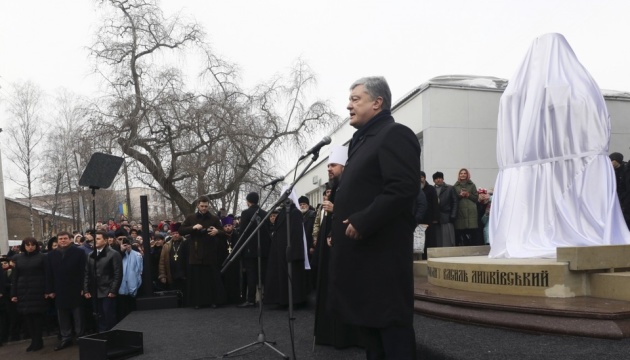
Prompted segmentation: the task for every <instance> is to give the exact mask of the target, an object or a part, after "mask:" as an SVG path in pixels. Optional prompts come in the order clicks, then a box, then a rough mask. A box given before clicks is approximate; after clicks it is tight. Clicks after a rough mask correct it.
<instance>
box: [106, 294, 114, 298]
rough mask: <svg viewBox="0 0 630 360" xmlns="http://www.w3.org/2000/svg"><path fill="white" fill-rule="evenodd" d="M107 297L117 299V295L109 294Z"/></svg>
mask: <svg viewBox="0 0 630 360" xmlns="http://www.w3.org/2000/svg"><path fill="white" fill-rule="evenodd" d="M107 297H108V298H115V297H116V294H114V293H108V294H107Z"/></svg>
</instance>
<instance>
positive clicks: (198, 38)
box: [91, 0, 338, 213]
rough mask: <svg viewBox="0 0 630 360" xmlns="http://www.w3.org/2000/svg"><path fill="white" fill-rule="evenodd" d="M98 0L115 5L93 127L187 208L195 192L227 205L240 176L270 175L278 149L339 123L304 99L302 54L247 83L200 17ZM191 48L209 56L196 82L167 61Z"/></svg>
mask: <svg viewBox="0 0 630 360" xmlns="http://www.w3.org/2000/svg"><path fill="white" fill-rule="evenodd" d="M100 3H101V4H103V5H105V6H104V7H106V8H107V9H109V10H112V11H111V12H109V13H108V17H106V19H105V20H104V23H103V26H102V27H101V28H100V29H99V30H98V32H97V41H96V42H95V44H94V45H93V46H92V47H91V52H92V55H93V56H94V57H95V60H96V64H97V69H98V70H97V71H99V72H100V73H101V74H103V76H104V78H105V79H106V81H107V83H108V84H109V88H110V89H111V93H110V97H109V99H108V101H107V102H106V103H105V104H101V105H100V106H99V107H98V109H97V115H96V116H98V118H99V120H100V121H99V122H98V127H99V130H100V131H101V132H102V133H104V134H108V135H109V136H112V137H113V138H114V139H115V141H116V142H117V144H118V145H119V146H120V149H121V150H122V152H123V153H124V154H125V155H127V156H129V157H130V158H132V159H134V160H135V161H136V162H137V164H138V166H139V170H138V175H139V178H140V179H141V180H143V181H144V182H145V184H147V185H149V186H153V187H154V188H155V189H156V190H159V191H161V192H162V193H163V194H164V195H165V196H166V197H167V198H168V199H169V200H170V201H172V202H173V203H174V204H176V205H177V207H178V208H179V209H180V210H181V211H182V212H183V213H188V212H190V211H191V210H192V209H193V206H192V201H193V200H194V199H195V198H196V197H197V196H199V195H201V194H208V195H209V196H210V197H211V199H212V200H215V201H213V203H214V204H215V206H218V205H219V204H221V205H222V206H224V207H226V208H227V207H229V204H230V202H232V201H234V197H235V194H237V193H238V192H237V190H238V189H239V188H240V187H241V186H243V184H251V183H262V182H264V181H266V180H267V179H268V178H270V177H271V176H273V175H275V174H274V172H273V169H272V168H270V167H269V166H268V164H269V161H270V159H271V157H272V156H273V154H274V151H278V150H279V149H280V148H281V147H282V146H290V145H291V144H293V145H294V146H295V144H296V143H297V142H298V140H300V138H301V137H302V136H303V134H309V133H311V132H312V131H316V130H319V129H322V128H323V127H325V126H331V127H332V126H335V125H336V124H337V122H338V117H337V116H336V115H334V114H333V113H332V112H331V111H330V109H329V108H328V106H326V104H325V103H323V102H314V103H312V104H308V102H307V100H306V99H307V90H308V88H309V87H310V86H312V85H314V83H315V77H314V75H313V73H312V72H311V70H310V69H309V68H308V66H307V65H306V64H305V63H303V62H298V63H297V64H296V65H295V66H294V67H293V69H292V71H291V73H290V74H289V75H288V76H278V77H276V78H274V79H271V80H270V81H269V82H267V83H265V84H261V85H260V86H258V87H256V88H255V89H254V90H253V91H251V92H246V91H244V90H243V89H241V88H240V86H239V85H238V81H237V79H238V73H237V71H236V67H235V66H234V65H232V64H229V63H227V62H225V61H223V60H222V59H220V58H218V57H216V56H215V55H214V54H213V53H212V51H211V50H210V49H209V47H208V46H207V44H205V43H204V36H205V35H204V32H203V30H202V29H201V28H200V27H199V25H197V24H195V23H186V22H184V21H183V20H182V18H181V17H179V16H175V17H172V18H166V17H164V15H163V13H162V11H161V9H160V8H159V7H158V5H157V3H156V1H153V0H128V1H118V0H108V1H105V0H102V1H100ZM188 49H194V50H196V51H197V53H201V54H203V58H204V59H205V60H204V63H205V66H204V68H203V69H202V71H201V73H202V74H203V75H204V76H205V77H204V79H205V81H206V88H205V89H203V90H201V91H191V90H186V84H185V82H184V79H185V77H184V76H183V74H182V73H181V71H180V70H178V69H177V68H175V67H169V66H168V65H167V64H165V61H164V59H166V58H168V57H171V56H175V55H174V54H176V53H179V54H189V53H187V52H186V50H188ZM160 60H162V61H160Z"/></svg>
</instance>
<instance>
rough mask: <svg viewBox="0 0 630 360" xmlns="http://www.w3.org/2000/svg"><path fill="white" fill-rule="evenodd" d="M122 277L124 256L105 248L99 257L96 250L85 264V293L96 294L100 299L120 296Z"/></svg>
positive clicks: (107, 247)
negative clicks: (115, 295)
mask: <svg viewBox="0 0 630 360" xmlns="http://www.w3.org/2000/svg"><path fill="white" fill-rule="evenodd" d="M122 275H123V265H122V256H121V255H120V253H119V252H118V251H117V250H115V249H112V248H111V247H109V246H105V247H104V248H103V251H101V253H100V254H98V256H97V250H96V249H94V251H92V253H91V254H90V255H88V256H87V261H86V262H85V281H83V291H84V292H90V293H91V294H92V296H94V295H95V293H96V297H97V298H99V299H102V298H105V297H107V294H109V293H112V294H118V289H120V284H121V282H122Z"/></svg>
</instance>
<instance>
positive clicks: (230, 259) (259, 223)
mask: <svg viewBox="0 0 630 360" xmlns="http://www.w3.org/2000/svg"><path fill="white" fill-rule="evenodd" d="M275 187H276V184H273V185H272V188H271V190H269V193H268V194H267V197H266V198H265V200H263V202H262V204H263V205H264V204H265V203H266V202H267V199H268V198H269V196H270V195H271V194H272V193H273V189H274V188H275ZM276 206H277V204H274V207H272V208H271V210H273V209H274V208H275V207H276ZM260 209H262V207H261V206H258V209H256V212H255V213H254V215H253V216H252V220H251V221H250V222H249V224H247V226H246V227H245V230H244V231H243V232H242V233H241V236H240V238H239V239H238V241H237V242H236V244H235V245H234V249H235V250H236V251H233V252H232V253H231V254H229V255H228V257H227V258H226V259H225V261H224V262H223V265H222V266H223V268H222V269H221V273H223V272H225V271H226V270H227V268H228V267H229V266H230V265H231V264H232V263H233V262H234V260H235V259H236V258H238V255H239V254H240V253H241V252H242V251H243V249H245V247H246V246H247V244H248V243H249V241H250V240H251V239H252V237H254V235H257V238H258V247H257V249H258V257H257V258H258V259H257V260H258V261H257V266H258V288H257V290H258V294H260V299H259V300H258V324H259V325H260V332H259V333H258V338H257V339H256V341H254V342H252V343H250V344H247V345H245V346H241V347H240V348H238V349H234V350H231V351H228V352H227V353H225V354H223V357H228V356H230V355H231V354H233V353H236V352H239V351H241V350H245V349H247V348H249V347H252V346H254V345H258V344H263V345H265V346H267V347H269V348H271V349H272V350H273V351H275V352H276V353H278V355H280V356H282V358H284V359H288V358H289V357H288V356H286V355H285V354H283V353H282V352H281V351H280V350H278V349H276V348H275V347H274V346H273V345H276V342H275V341H267V339H266V337H265V329H264V326H263V316H262V313H263V307H262V298H263V297H262V268H261V263H262V259H261V257H262V254H261V246H260V228H261V227H262V225H263V224H265V221H266V220H267V219H268V218H269V216H271V211H268V212H267V215H266V216H265V218H264V219H262V220H261V219H260V216H259V215H258V213H259V212H260ZM254 221H255V222H256V224H257V226H256V228H255V229H254V231H252V233H251V234H250V235H249V237H248V238H247V239H246V240H245V241H244V242H243V243H242V245H240V244H241V240H243V236H244V235H245V234H246V233H247V230H248V229H249V227H250V226H251V225H252V223H253V222H254ZM239 245H240V247H239Z"/></svg>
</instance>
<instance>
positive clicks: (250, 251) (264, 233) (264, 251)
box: [235, 205, 271, 258]
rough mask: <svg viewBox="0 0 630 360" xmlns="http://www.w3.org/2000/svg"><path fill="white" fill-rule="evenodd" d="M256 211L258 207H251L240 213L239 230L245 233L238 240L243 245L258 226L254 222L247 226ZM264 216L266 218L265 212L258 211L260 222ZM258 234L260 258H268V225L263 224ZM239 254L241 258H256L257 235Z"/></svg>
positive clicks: (269, 240)
mask: <svg viewBox="0 0 630 360" xmlns="http://www.w3.org/2000/svg"><path fill="white" fill-rule="evenodd" d="M258 209H260V207H259V206H258V205H252V206H250V207H249V208H247V209H245V210H244V211H243V212H242V213H241V225H240V229H241V230H243V231H245V229H247V232H245V233H243V235H242V236H241V239H240V242H241V244H244V242H245V240H247V238H248V237H249V236H250V235H251V233H252V232H253V231H254V229H256V226H258V223H257V222H256V221H254V222H253V223H252V224H251V225H249V223H250V222H252V219H253V217H254V214H256V210H258ZM265 216H267V212H266V211H265V210H262V209H260V210H259V211H258V215H257V217H258V218H260V220H262V219H264V218H265ZM266 221H267V222H268V221H269V220H266ZM248 226H249V227H248ZM258 233H259V234H260V252H261V254H260V256H261V257H267V256H269V243H270V242H271V239H270V237H269V224H263V226H261V227H260V229H259V230H258ZM241 244H239V247H240V246H241ZM235 250H236V249H235ZM241 254H242V255H241V256H243V257H248V258H257V257H258V236H257V235H254V237H253V238H251V240H250V241H249V242H248V243H247V245H246V246H245V249H243V252H242V253H241Z"/></svg>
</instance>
